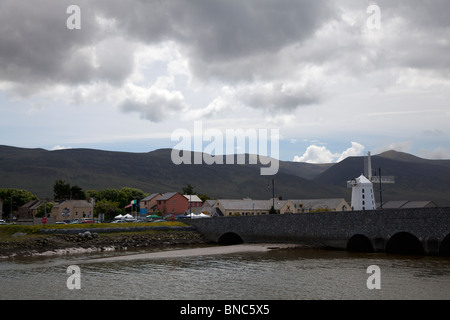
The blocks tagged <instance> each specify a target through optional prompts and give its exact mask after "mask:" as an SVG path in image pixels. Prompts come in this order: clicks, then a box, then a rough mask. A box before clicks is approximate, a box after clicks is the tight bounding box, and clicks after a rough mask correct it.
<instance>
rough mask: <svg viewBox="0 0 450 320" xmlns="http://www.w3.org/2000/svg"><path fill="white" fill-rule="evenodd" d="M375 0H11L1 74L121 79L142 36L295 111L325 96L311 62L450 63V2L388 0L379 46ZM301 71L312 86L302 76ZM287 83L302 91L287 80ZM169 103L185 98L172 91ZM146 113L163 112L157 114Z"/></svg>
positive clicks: (0, 35)
mask: <svg viewBox="0 0 450 320" xmlns="http://www.w3.org/2000/svg"><path fill="white" fill-rule="evenodd" d="M370 3H371V2H367V3H365V2H364V3H361V1H342V2H341V1H339V2H338V1H327V0H301V1H300V0H299V1H292V0H278V1H273V0H258V1H251V0H249V1H241V0H226V1H224V0H192V1H188V0H153V1H139V0H130V1H122V0H97V1H87V0H35V1H23V0H3V1H2V2H1V4H0V21H1V28H0V84H1V83H2V82H3V83H4V84H5V83H6V84H7V86H6V87H7V88H9V90H11V91H12V92H14V93H16V94H18V95H23V96H26V95H32V94H34V93H38V92H39V91H40V90H45V88H48V87H51V86H53V85H58V84H63V85H69V86H77V85H80V84H89V83H93V82H108V83H110V84H112V85H114V86H117V87H120V86H121V84H122V83H123V81H125V80H126V79H127V78H128V77H129V76H130V75H131V74H132V72H133V71H135V67H136V66H135V60H134V53H135V45H138V44H142V43H144V44H151V45H156V44H159V43H162V42H164V41H171V42H175V43H176V44H177V46H178V47H179V48H180V50H181V51H182V54H183V56H184V57H185V59H186V61H187V63H188V67H189V69H190V72H191V73H192V76H193V77H195V78H196V80H200V81H203V82H205V83H208V82H209V81H211V80H218V81H219V82H221V83H224V84H226V85H229V86H232V87H235V88H238V89H237V92H238V94H237V95H236V97H237V98H239V99H241V101H242V102H243V103H245V104H247V105H248V106H251V107H254V108H263V109H273V108H277V107H278V108H279V109H280V110H285V111H290V110H293V109H295V108H298V107H299V106H303V105H309V104H313V103H316V102H318V101H320V95H321V91H320V90H319V88H317V83H314V82H310V78H309V75H308V74H307V72H303V71H299V70H303V69H302V68H304V67H305V66H307V65H313V66H318V67H321V68H322V67H326V68H328V70H327V72H329V75H330V76H333V72H334V73H342V74H347V75H350V76H354V77H359V76H360V75H361V74H363V73H365V72H371V71H373V70H378V71H379V70H383V69H385V70H389V69H390V68H417V69H427V70H431V71H432V72H434V73H442V74H445V73H446V72H448V70H450V58H449V57H450V55H448V52H449V50H448V49H450V48H449V46H450V44H449V41H448V39H449V19H448V17H447V12H449V7H450V2H449V1H446V0H432V1H427V2H424V1H419V0H411V1H388V0H381V1H378V2H377V3H378V5H379V6H380V8H381V12H382V28H384V29H382V31H383V32H384V34H383V37H384V38H383V39H381V40H380V41H378V42H377V43H375V44H373V43H369V44H368V43H367V41H366V40H367V39H365V38H364V36H365V33H367V30H366V29H365V19H366V18H367V14H366V8H367V6H368V5H369V4H370ZM72 4H76V5H79V6H80V8H81V13H82V16H81V18H82V28H81V30H68V29H67V28H66V20H67V18H68V16H69V15H68V14H67V13H66V9H67V7H68V6H69V5H72ZM352 10H353V12H355V11H356V12H358V13H359V17H360V18H359V20H358V24H356V25H354V26H349V25H348V24H345V23H344V21H343V18H342V16H343V15H345V14H346V13H348V12H350V11H352ZM397 21H399V22H398V23H397ZM108 24H110V26H109V27H108ZM324 26H331V27H330V29H329V30H330V32H331V33H332V34H333V36H329V37H327V35H326V34H325V35H324V34H319V33H318V31H320V30H322V32H323V30H324V29H323V27H324ZM325 30H326V29H325ZM305 70H309V69H305ZM299 78H300V79H299ZM297 79H299V80H300V83H302V84H301V85H295V83H294V84H292V82H295V81H296V80H297ZM285 83H287V87H290V89H289V90H284V91H283V90H278V89H279V88H282V87H283V85H284V84H285ZM246 85H248V86H249V88H248V89H249V90H248V91H247V92H245V90H246V87H245V86H246ZM3 87H4V88H5V86H3ZM267 88H268V89H267ZM258 89H267V91H258ZM129 99H131V100H129V101H126V102H122V103H123V106H124V107H123V108H122V109H123V110H125V109H126V110H132V109H134V110H143V109H144V106H145V105H150V106H153V105H154V104H153V103H147V102H145V103H143V102H137V101H134V102H135V104H133V97H129ZM157 101H159V100H158V99H157ZM180 101H181V100H180ZM183 102H184V101H183ZM163 105H164V103H163ZM125 106H128V107H125ZM167 106H168V107H170V106H173V104H172V103H171V101H168V102H167ZM143 116H144V117H145V118H149V119H156V118H155V117H154V116H153V115H151V113H148V114H147V113H145V112H144V113H143Z"/></svg>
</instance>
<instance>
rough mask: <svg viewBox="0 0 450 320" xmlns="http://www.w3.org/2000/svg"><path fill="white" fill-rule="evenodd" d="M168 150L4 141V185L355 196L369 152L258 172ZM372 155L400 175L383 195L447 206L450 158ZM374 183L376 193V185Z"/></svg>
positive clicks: (0, 149)
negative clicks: (351, 185) (179, 158)
mask: <svg viewBox="0 0 450 320" xmlns="http://www.w3.org/2000/svg"><path fill="white" fill-rule="evenodd" d="M171 152H172V149H159V150H156V151H151V152H148V153H131V152H115V151H102V150H93V149H64V150H55V151H48V150H44V149H27V148H17V147H11V146H0V188H20V189H26V190H28V191H30V192H32V193H33V194H35V195H36V196H38V197H39V198H41V199H46V198H48V199H52V198H53V185H54V183H55V181H56V180H64V181H66V182H67V183H70V184H71V185H78V186H80V187H81V188H83V190H85V191H86V190H102V189H107V188H113V189H120V188H122V187H132V188H138V189H141V190H142V191H144V192H147V193H155V192H161V193H164V192H171V191H181V189H182V188H183V187H186V186H187V185H188V184H191V185H193V186H195V191H196V192H198V193H200V194H206V195H208V196H209V197H211V198H216V199H217V198H236V199H239V198H244V197H250V198H253V199H269V198H271V197H272V195H273V194H274V195H275V196H276V197H278V196H281V197H282V198H284V199H310V198H336V197H339V198H345V199H346V200H347V201H348V202H350V198H351V189H348V188H347V187H346V182H347V180H350V179H352V178H356V177H358V176H359V175H360V174H362V173H363V171H364V157H362V156H358V157H348V158H346V159H344V160H342V161H341V162H338V163H330V164H310V163H302V162H290V161H280V168H279V171H278V173H277V174H276V175H275V176H261V175H260V170H259V169H260V167H261V165H259V164H258V165H252V164H248V161H246V163H247V164H229V162H228V163H227V162H226V161H224V163H227V164H223V165H220V164H213V165H207V164H205V163H202V164H191V165H188V164H180V165H175V164H174V163H173V162H172V160H171ZM248 158H249V156H248V155H246V159H247V160H248ZM371 159H372V168H374V169H376V170H378V168H380V169H381V173H382V175H392V176H395V184H392V185H388V184H386V185H383V186H382V190H383V201H389V200H430V201H434V202H435V203H437V204H438V205H439V206H450V160H429V159H422V158H418V157H416V156H413V155H411V154H407V153H402V152H397V151H393V150H392V151H387V152H384V153H381V154H378V155H374V156H372V157H371ZM234 163H236V161H235V162H234ZM272 179H273V184H274V189H272ZM374 188H375V193H376V194H378V192H379V186H377V185H375V186H374ZM376 200H377V201H378V199H376Z"/></svg>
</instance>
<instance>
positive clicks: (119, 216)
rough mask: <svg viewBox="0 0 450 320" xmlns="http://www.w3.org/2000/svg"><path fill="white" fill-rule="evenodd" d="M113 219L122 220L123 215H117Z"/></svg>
mask: <svg viewBox="0 0 450 320" xmlns="http://www.w3.org/2000/svg"><path fill="white" fill-rule="evenodd" d="M114 219H123V215H121V214H119V215H118V216H115V217H114Z"/></svg>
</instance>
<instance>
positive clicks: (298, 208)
mask: <svg viewBox="0 0 450 320" xmlns="http://www.w3.org/2000/svg"><path fill="white" fill-rule="evenodd" d="M272 205H274V208H275V211H276V212H277V213H278V214H289V213H302V212H310V211H315V210H317V211H321V210H324V211H347V210H350V206H349V204H348V203H347V201H345V199H343V198H336V199H303V200H292V199H288V200H280V199H275V201H274V199H269V200H253V199H218V200H207V201H205V203H204V204H203V207H202V208H201V212H203V213H207V214H210V215H211V216H219V217H226V216H234V215H239V216H250V215H263V214H269V213H270V209H271V208H272Z"/></svg>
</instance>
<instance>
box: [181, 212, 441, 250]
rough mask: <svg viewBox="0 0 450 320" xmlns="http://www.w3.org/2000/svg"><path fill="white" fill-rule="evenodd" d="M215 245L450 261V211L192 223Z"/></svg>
mask: <svg viewBox="0 0 450 320" xmlns="http://www.w3.org/2000/svg"><path fill="white" fill-rule="evenodd" d="M189 224H191V225H193V226H195V227H196V228H197V230H198V231H199V232H201V233H202V234H203V235H204V236H205V237H206V238H208V239H209V240H211V241H213V242H217V243H219V244H237V243H304V244H309V245H318V246H326V247H330V248H335V249H344V250H351V251H363V252H388V253H406V254H427V255H443V256H450V208H421V209H395V210H373V211H346V212H309V213H299V214H284V215H279V214H275V215H260V216H242V217H220V218H218V217H217V218H209V219H191V220H190V221H189Z"/></svg>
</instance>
